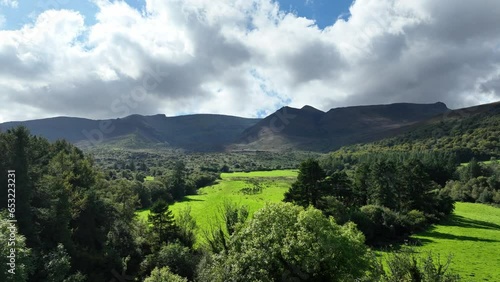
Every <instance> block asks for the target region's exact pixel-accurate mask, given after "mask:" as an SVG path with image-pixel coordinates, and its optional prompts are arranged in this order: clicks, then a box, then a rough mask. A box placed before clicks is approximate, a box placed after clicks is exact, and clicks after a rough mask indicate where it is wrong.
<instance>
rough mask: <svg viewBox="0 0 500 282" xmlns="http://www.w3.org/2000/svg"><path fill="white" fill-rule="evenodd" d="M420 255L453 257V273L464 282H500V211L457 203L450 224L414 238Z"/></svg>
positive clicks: (478, 205) (486, 206) (444, 224)
mask: <svg viewBox="0 0 500 282" xmlns="http://www.w3.org/2000/svg"><path fill="white" fill-rule="evenodd" d="M413 237H414V238H416V239H419V240H420V241H421V242H422V243H423V245H422V246H419V247H416V250H417V251H419V252H429V251H430V252H432V253H434V254H435V253H440V254H441V258H442V259H446V257H447V256H448V254H452V255H453V264H452V266H451V269H452V270H453V271H455V272H457V273H459V274H460V276H461V277H462V278H464V281H492V282H493V281H495V282H497V281H500V208H495V207H492V206H488V205H483V204H472V203H456V209H455V213H454V215H453V216H452V217H451V218H450V219H449V220H448V221H446V222H444V223H442V224H440V225H436V226H435V227H433V228H431V229H429V230H427V231H425V232H422V233H419V234H418V235H415V236H413Z"/></svg>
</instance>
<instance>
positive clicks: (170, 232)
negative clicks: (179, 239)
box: [148, 200, 177, 245]
mask: <svg viewBox="0 0 500 282" xmlns="http://www.w3.org/2000/svg"><path fill="white" fill-rule="evenodd" d="M148 222H149V223H151V224H152V225H153V226H152V230H153V233H154V234H155V235H156V237H157V239H158V245H161V243H163V242H169V241H172V240H173V239H174V238H175V237H176V236H177V226H176V224H175V221H174V215H173V214H172V211H171V210H169V208H168V204H167V202H165V201H163V200H159V201H157V202H155V203H154V204H153V206H152V207H151V210H150V214H149V215H148Z"/></svg>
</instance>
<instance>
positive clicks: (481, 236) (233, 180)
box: [137, 170, 500, 282]
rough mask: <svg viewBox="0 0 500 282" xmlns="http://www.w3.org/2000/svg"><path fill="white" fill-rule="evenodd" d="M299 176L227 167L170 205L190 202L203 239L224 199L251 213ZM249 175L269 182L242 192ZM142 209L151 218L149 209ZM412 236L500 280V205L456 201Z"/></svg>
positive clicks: (463, 271)
mask: <svg viewBox="0 0 500 282" xmlns="http://www.w3.org/2000/svg"><path fill="white" fill-rule="evenodd" d="M296 177H297V171H293V170H277V171H257V172H249V173H245V172H238V173H223V174H222V175H221V178H222V179H221V180H220V181H219V182H218V183H216V184H214V185H212V186H209V187H205V188H201V189H200V190H199V195H193V196H187V197H186V198H185V200H184V201H182V202H178V203H175V204H173V205H172V206H170V209H171V210H172V211H173V213H174V215H176V214H178V213H179V211H180V210H181V209H183V208H185V207H186V206H190V207H191V214H192V215H193V217H194V218H195V219H196V222H197V224H198V228H199V230H198V232H197V234H198V240H199V241H200V240H202V236H201V232H200V230H207V229H208V228H209V226H210V225H211V224H215V223H216V222H215V218H216V216H217V214H218V209H219V208H220V207H221V206H222V205H223V203H224V201H226V200H230V201H232V202H234V203H236V204H239V205H246V206H248V208H249V211H250V214H252V213H253V212H255V211H256V210H258V209H259V208H261V207H263V206H264V204H265V203H266V202H278V201H281V200H282V199H283V194H284V193H285V192H286V191H287V190H288V188H289V187H290V185H291V183H293V182H294V181H295V179H296ZM248 179H257V180H259V182H260V183H262V184H263V185H264V187H265V188H264V190H263V192H262V193H261V194H256V195H245V194H243V193H242V192H240V190H241V189H242V188H244V187H248V186H249V184H248V183H247V182H246V180H248ZM137 214H138V215H139V217H140V218H142V219H145V220H146V219H147V215H148V214H149V210H144V211H139V212H138V213H137ZM413 238H415V239H418V240H419V241H420V242H422V246H418V247H415V248H416V251H418V252H420V253H427V252H431V253H433V254H437V253H439V254H440V255H441V259H442V260H443V261H444V260H445V259H446V258H447V256H448V254H452V255H453V264H452V270H453V271H455V272H457V273H459V274H460V275H461V276H462V278H464V281H492V282H493V281H500V267H499V266H500V208H495V207H491V206H488V205H483V204H472V203H456V209H455V213H454V214H453V215H452V217H451V218H450V219H449V220H447V221H446V222H444V223H442V224H440V225H437V226H435V227H432V228H431V229H429V230H427V231H426V232H422V233H419V234H417V235H414V236H413Z"/></svg>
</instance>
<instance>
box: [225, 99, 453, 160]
mask: <svg viewBox="0 0 500 282" xmlns="http://www.w3.org/2000/svg"><path fill="white" fill-rule="evenodd" d="M448 111H449V109H448V108H447V107H446V105H445V104H443V103H434V104H409V103H398V104H390V105H374V106H356V107H344V108H335V109H331V110H329V111H328V112H326V113H325V112H322V111H320V110H317V109H314V108H313V107H310V106H306V107H303V108H302V109H295V108H290V107H283V108H281V109H280V110H278V111H277V112H276V113H274V114H272V115H270V116H268V117H266V118H265V119H263V120H261V121H260V122H258V123H257V124H255V125H254V126H252V127H250V128H248V129H246V130H245V131H244V132H243V133H242V135H241V136H240V138H239V140H238V141H239V144H237V145H233V146H231V147H230V148H231V149H233V150H248V149H268V150H271V149H275V150H286V149H291V148H299V149H303V150H313V151H330V150H334V149H337V148H339V147H341V146H343V145H348V144H353V143H357V142H367V141H373V140H377V139H381V138H383V137H387V136H392V135H393V134H395V132H396V131H395V130H397V129H400V128H403V127H406V126H408V125H411V124H414V123H416V122H419V121H423V120H426V119H429V118H431V117H433V116H436V115H439V114H443V113H446V112H448Z"/></svg>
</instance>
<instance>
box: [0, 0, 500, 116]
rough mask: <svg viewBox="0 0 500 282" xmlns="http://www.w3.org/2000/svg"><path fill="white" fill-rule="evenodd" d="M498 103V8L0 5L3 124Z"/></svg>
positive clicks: (187, 2) (268, 2)
mask: <svg viewBox="0 0 500 282" xmlns="http://www.w3.org/2000/svg"><path fill="white" fill-rule="evenodd" d="M498 100H500V1H497V0H479V1H465V0H464V1H456V0H440V1H435V0H420V1H404V0H355V1H351V0H279V1H275V0H127V1H109V0H81V1H72V0H43V1H42V0H31V1H27V0H26V1H24V0H0V122H5V121H12V120H28V119H38V118H46V117H53V116H77V117H85V118H92V119H103V118H116V117H123V116H127V115H130V114H146V115H148V114H151V115H152V114H158V113H162V114H166V115H167V116H174V115H180V114H192V113H216V114H228V115H237V116H244V117H263V116H266V115H268V114H271V113H273V112H274V111H275V110H277V109H279V108H281V107H282V106H286V105H288V106H292V107H302V106H304V105H311V106H313V107H316V108H318V109H321V110H324V111H327V110H329V109H331V108H335V107H343V106H353V105H370V104H388V103H397V102H413V103H434V102H438V101H442V102H444V103H446V104H447V105H448V107H450V108H460V107H465V106H472V105H477V104H482V103H488V102H494V101H498Z"/></svg>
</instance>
